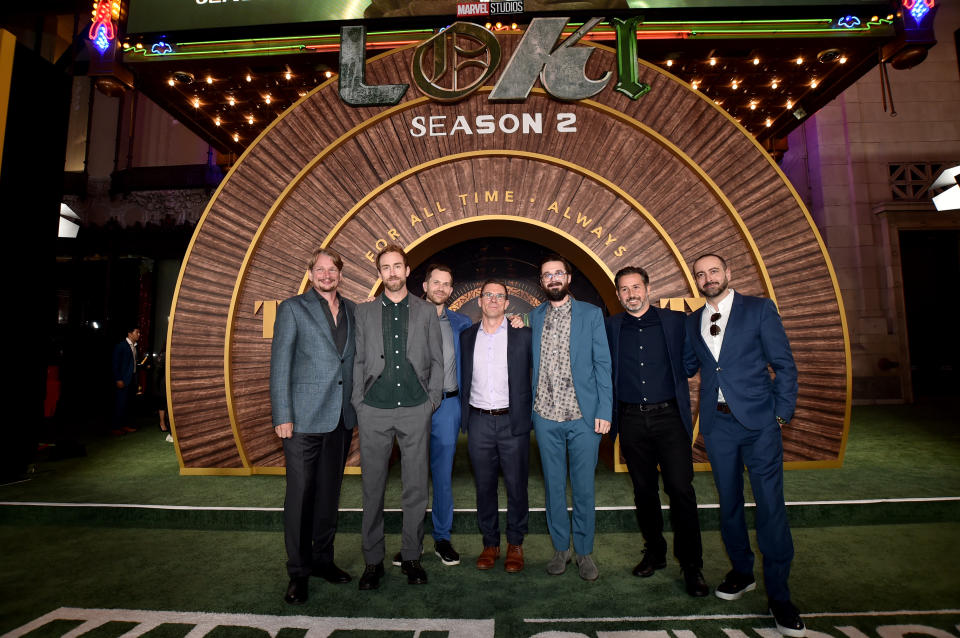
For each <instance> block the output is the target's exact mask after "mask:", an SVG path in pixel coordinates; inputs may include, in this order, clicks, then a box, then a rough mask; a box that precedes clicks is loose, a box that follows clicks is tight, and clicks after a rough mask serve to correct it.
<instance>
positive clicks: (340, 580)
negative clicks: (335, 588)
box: [310, 561, 353, 585]
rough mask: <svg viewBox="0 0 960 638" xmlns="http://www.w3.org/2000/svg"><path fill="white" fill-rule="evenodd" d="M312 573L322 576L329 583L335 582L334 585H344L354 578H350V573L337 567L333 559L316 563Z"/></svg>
mask: <svg viewBox="0 0 960 638" xmlns="http://www.w3.org/2000/svg"><path fill="white" fill-rule="evenodd" d="M310 574H311V575H312V576H316V577H317V578H322V579H324V580H325V581H327V582H328V583H333V584H334V585H342V584H344V583H349V582H350V581H351V580H353V579H352V578H350V574H348V573H347V572H345V571H343V570H342V569H340V568H339V567H337V566H336V565H335V564H334V563H333V562H332V561H331V562H329V563H321V564H319V565H314V567H313V570H312V571H311V572H310Z"/></svg>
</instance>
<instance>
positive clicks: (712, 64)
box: [710, 58, 717, 66]
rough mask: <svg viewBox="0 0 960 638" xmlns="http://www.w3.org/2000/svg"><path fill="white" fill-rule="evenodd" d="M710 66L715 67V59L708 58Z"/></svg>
mask: <svg viewBox="0 0 960 638" xmlns="http://www.w3.org/2000/svg"><path fill="white" fill-rule="evenodd" d="M710 66H717V59H716V58H710Z"/></svg>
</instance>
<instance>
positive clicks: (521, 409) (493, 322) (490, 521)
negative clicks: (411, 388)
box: [460, 279, 533, 573]
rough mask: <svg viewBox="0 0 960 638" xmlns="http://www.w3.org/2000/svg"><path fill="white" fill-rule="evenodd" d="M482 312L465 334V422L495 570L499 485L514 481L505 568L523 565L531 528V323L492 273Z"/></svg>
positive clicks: (483, 563) (486, 554) (488, 558)
mask: <svg viewBox="0 0 960 638" xmlns="http://www.w3.org/2000/svg"><path fill="white" fill-rule="evenodd" d="M479 301H480V311H481V313H482V314H483V318H482V319H481V321H479V322H478V323H475V324H473V325H472V326H471V327H469V328H467V329H466V330H464V331H463V332H462V333H461V335H460V353H461V355H460V356H461V360H462V366H461V376H462V378H461V382H460V391H461V397H462V400H461V405H462V410H463V414H462V423H463V424H464V429H465V430H466V432H467V448H468V450H469V452H470V463H471V464H472V465H473V476H474V481H475V482H476V486H477V525H478V526H479V527H480V533H481V534H482V535H483V551H482V552H481V554H480V556H479V557H478V558H477V569H491V568H492V567H493V566H494V564H495V563H496V561H497V558H499V556H500V515H499V510H498V507H497V484H498V482H499V473H500V472H501V471H502V472H503V480H504V484H505V486H506V488H507V556H506V559H505V560H504V569H505V570H506V571H507V572H510V573H516V572H519V571H522V570H523V538H524V536H526V534H527V521H528V518H529V506H528V501H527V477H528V475H529V473H530V430H531V429H532V427H533V426H532V421H531V414H532V407H533V393H532V391H531V386H530V366H531V361H532V358H531V357H532V354H531V337H532V333H531V330H530V328H514V327H512V326H510V325H509V324H508V322H507V319H506V317H505V316H504V311H505V310H506V309H507V306H508V305H509V303H510V302H509V300H508V298H507V286H506V284H505V283H503V282H502V281H499V280H496V279H488V280H487V281H485V282H484V283H483V285H482V286H481V287H480V300H479Z"/></svg>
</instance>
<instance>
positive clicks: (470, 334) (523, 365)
mask: <svg viewBox="0 0 960 638" xmlns="http://www.w3.org/2000/svg"><path fill="white" fill-rule="evenodd" d="M478 330H481V328H480V323H479V322H477V323H475V324H473V325H472V326H470V327H469V328H467V329H466V330H464V331H463V332H461V333H460V358H461V362H462V364H463V365H462V366H461V368H460V374H461V379H460V407H461V410H462V417H461V423H462V424H463V429H464V430H467V429H468V424H469V423H470V388H471V384H472V383H473V349H474V348H475V347H476V345H477V331H478ZM532 341H533V331H532V330H530V328H514V327H512V326H510V325H509V324H507V385H508V391H509V393H510V432H512V433H513V435H514V436H519V435H521V434H527V433H529V432H530V430H531V429H533V422H532V420H531V419H532V415H533V390H532V389H531V387H530V366H531V365H532V363H533V353H532V350H531V347H532Z"/></svg>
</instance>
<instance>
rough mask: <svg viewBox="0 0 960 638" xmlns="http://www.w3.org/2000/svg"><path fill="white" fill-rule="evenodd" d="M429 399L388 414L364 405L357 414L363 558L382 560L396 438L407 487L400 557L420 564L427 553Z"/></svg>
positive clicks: (403, 496) (393, 410)
mask: <svg viewBox="0 0 960 638" xmlns="http://www.w3.org/2000/svg"><path fill="white" fill-rule="evenodd" d="M430 408H431V406H430V402H429V401H424V402H423V403H422V404H420V405H416V406H413V407H398V408H391V409H389V410H384V409H381V408H374V407H371V406H369V405H365V404H361V405H360V408H359V410H358V411H357V420H358V421H359V423H358V426H357V427H358V428H359V432H360V464H361V468H362V474H361V482H362V485H363V521H362V524H361V529H360V531H361V535H362V541H361V542H362V544H363V560H364V562H365V563H366V564H368V565H376V564H378V563H381V562H383V558H384V555H385V553H386V552H385V549H384V535H383V495H384V491H385V490H386V487H387V472H388V470H389V461H390V452H391V451H392V450H393V437H394V436H396V437H397V443H398V444H399V446H400V480H401V482H402V483H403V493H402V501H403V505H402V506H403V527H402V532H401V540H400V554H401V556H402V557H403V560H420V554H421V553H423V519H424V516H425V515H426V513H427V496H428V489H429V488H428V485H429V478H430V477H429V469H430V456H429V443H430V416H431V414H432V411H431V409H430Z"/></svg>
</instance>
